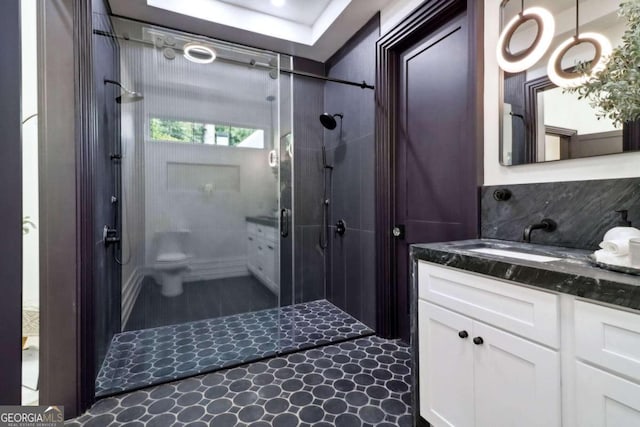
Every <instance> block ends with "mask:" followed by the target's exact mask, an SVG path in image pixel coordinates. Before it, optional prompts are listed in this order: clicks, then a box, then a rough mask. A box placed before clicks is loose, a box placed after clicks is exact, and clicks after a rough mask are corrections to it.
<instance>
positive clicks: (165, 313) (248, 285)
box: [124, 276, 278, 331]
mask: <svg viewBox="0 0 640 427" xmlns="http://www.w3.org/2000/svg"><path fill="white" fill-rule="evenodd" d="M183 287H184V292H183V293H182V294H181V295H178V296H176V297H170V298H168V297H165V296H163V295H162V293H161V292H160V291H161V288H160V286H159V285H158V284H156V282H155V280H153V278H151V277H146V278H145V279H144V281H143V282H142V289H141V290H140V294H139V295H138V298H137V299H136V303H135V305H134V306H133V309H132V310H131V316H130V317H129V320H127V324H126V325H125V328H124V330H125V331H137V330H140V329H148V328H156V327H158V326H165V325H176V324H178V323H185V322H193V321H196V320H204V319H212V318H214V317H223V316H230V315H233V314H239V313H247V312H250V311H258V310H264V309H267V308H275V307H277V306H278V296H277V295H275V294H274V293H273V292H271V291H270V290H269V289H268V288H267V287H266V286H264V285H263V284H262V283H260V282H259V281H258V280H257V279H256V278H255V277H253V276H242V277H229V278H225V279H217V280H207V281H202V282H188V283H185V284H184V286H183Z"/></svg>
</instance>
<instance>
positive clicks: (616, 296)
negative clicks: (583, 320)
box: [411, 239, 640, 310]
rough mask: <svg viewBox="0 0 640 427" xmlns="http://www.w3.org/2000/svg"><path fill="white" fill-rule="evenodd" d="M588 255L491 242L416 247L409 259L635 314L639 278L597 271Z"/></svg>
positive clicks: (639, 303)
mask: <svg viewBox="0 0 640 427" xmlns="http://www.w3.org/2000/svg"><path fill="white" fill-rule="evenodd" d="M474 247H485V248H494V249H504V250H511V251H522V252H527V253H532V254H536V255H542V256H549V257H554V258H560V260H557V261H548V262H540V261H531V260H523V259H516V258H511V257H507V256H502V255H494V254H486V253H480V252H474V251H472V250H471V249H473V248H474ZM591 253H592V252H591V251H585V250H580V249H570V248H562V247H555V246H544V245H536V244H528V243H520V242H510V241H503V240H493V239H477V240H461V241H456V242H443V243H430V244H416V245H412V246H411V256H412V258H413V259H419V260H424V261H428V262H432V263H435V264H441V265H443V266H447V267H453V268H457V269H461V270H466V271H469V272H474V273H479V274H483V275H486V276H492V277H495V278H498V279H503V280H509V281H513V282H518V283H522V284H526V285H530V286H534V287H538V288H542V289H547V290H550V291H556V292H561V293H566V294H571V295H576V296H579V297H584V298H588V299H592V300H595V301H600V302H604V303H608V304H615V305H619V306H622V307H628V308H632V309H636V310H640V276H635V275H631V274H624V273H617V272H613V271H608V270H603V269H601V268H599V267H596V266H595V265H593V264H591V262H590V261H589V260H588V259H587V256H588V255H590V254H591Z"/></svg>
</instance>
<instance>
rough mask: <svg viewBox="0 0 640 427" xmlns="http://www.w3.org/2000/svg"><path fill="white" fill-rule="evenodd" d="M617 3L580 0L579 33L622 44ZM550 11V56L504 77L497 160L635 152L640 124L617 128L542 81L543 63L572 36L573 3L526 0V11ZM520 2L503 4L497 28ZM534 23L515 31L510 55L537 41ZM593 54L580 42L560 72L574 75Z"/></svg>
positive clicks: (516, 162)
mask: <svg viewBox="0 0 640 427" xmlns="http://www.w3.org/2000/svg"><path fill="white" fill-rule="evenodd" d="M618 3H619V2H618V1H613V0H611V1H602V0H580V1H579V5H580V15H579V17H580V26H579V30H580V32H581V33H582V32H585V31H590V32H598V33H601V34H603V35H605V36H606V37H607V38H608V39H609V40H610V41H611V43H612V45H613V47H614V48H615V47H616V46H618V45H620V44H621V38H622V35H623V33H624V31H625V29H626V27H627V21H626V19H624V18H622V17H620V16H619V13H618ZM532 6H538V7H543V8H545V9H547V10H549V11H550V12H551V13H552V14H553V16H554V19H555V34H554V40H553V42H552V43H551V47H550V48H549V51H548V52H547V53H546V54H545V55H544V57H543V58H542V59H541V60H540V61H538V62H537V63H536V64H535V65H534V66H532V67H530V68H529V69H527V70H526V71H523V72H520V73H507V72H504V73H503V103H502V115H501V150H500V161H501V163H502V164H503V165H520V164H528V163H538V162H546V161H553V160H566V159H575V158H582V157H591V156H599V155H605V154H615V153H622V152H627V151H636V150H640V123H637V122H632V123H625V125H624V126H621V125H616V124H614V123H613V121H612V120H610V119H607V118H603V117H602V114H601V113H602V112H601V111H599V110H598V109H597V108H594V107H593V106H592V105H591V103H590V102H589V100H588V99H580V97H579V96H578V94H576V93H572V92H570V91H567V90H565V89H563V88H559V87H557V86H556V85H555V84H554V83H552V82H551V80H550V79H549V77H548V76H547V64H548V62H549V57H550V55H551V53H552V51H553V50H555V49H556V47H557V46H558V45H559V44H560V43H562V42H563V41H564V40H566V39H567V38H569V37H571V36H572V35H573V34H575V31H576V1H575V0H529V1H527V2H525V7H532ZM521 7H522V5H521V2H519V1H516V0H511V1H508V0H507V1H504V2H503V4H502V6H501V13H502V16H501V18H502V23H503V26H504V23H507V22H509V21H510V20H511V19H512V18H513V17H514V16H516V15H517V14H518V13H520V11H521ZM536 33H537V28H536V25H535V23H533V22H527V23H525V24H523V25H521V26H520V28H518V30H517V31H516V32H515V34H514V35H513V37H512V39H511V43H510V46H509V50H510V51H511V52H514V53H517V52H520V51H523V50H524V49H526V48H527V47H528V46H530V45H531V44H532V42H533V41H534V40H535V38H536ZM594 55H595V49H594V47H593V46H592V45H590V44H587V43H583V44H580V45H578V46H575V47H573V48H572V49H570V50H569V51H568V52H567V54H566V55H565V57H564V59H563V61H562V68H563V69H565V70H569V71H571V70H574V69H575V67H576V66H578V65H579V64H580V63H584V62H588V61H590V60H591V59H592V58H593V57H594Z"/></svg>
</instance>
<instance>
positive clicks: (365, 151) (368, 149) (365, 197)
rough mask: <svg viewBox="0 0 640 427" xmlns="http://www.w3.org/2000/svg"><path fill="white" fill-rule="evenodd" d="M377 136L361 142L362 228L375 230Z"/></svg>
mask: <svg viewBox="0 0 640 427" xmlns="http://www.w3.org/2000/svg"><path fill="white" fill-rule="evenodd" d="M374 176H375V135H374V134H373V133H371V134H369V135H367V136H365V137H363V138H362V140H361V142H360V227H361V228H362V230H367V231H373V230H374V229H375V215H374V212H375V179H372V178H373V177H374Z"/></svg>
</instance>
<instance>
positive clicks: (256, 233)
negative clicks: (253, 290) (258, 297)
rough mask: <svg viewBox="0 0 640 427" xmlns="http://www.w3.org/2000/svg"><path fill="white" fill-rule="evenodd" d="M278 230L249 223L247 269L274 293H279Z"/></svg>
mask: <svg viewBox="0 0 640 427" xmlns="http://www.w3.org/2000/svg"><path fill="white" fill-rule="evenodd" d="M276 236H277V233H276V228H275V227H270V226H266V225H263V224H259V223H256V222H252V221H247V254H248V256H247V268H248V269H249V271H250V272H251V274H253V276H254V277H255V278H256V279H258V280H259V281H260V282H262V284H264V285H265V286H266V287H268V288H269V289H270V290H271V291H272V292H274V293H276V294H277V293H278V292H279V286H278V283H279V278H278V265H277V263H278V262H279V259H278V249H277V248H278V245H277V240H276Z"/></svg>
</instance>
